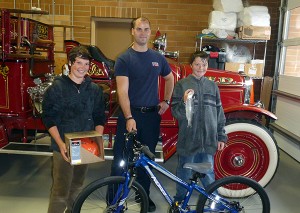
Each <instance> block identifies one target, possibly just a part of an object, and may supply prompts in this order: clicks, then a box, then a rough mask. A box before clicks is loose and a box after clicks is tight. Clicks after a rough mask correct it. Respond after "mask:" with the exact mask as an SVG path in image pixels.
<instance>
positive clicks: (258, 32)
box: [237, 26, 271, 40]
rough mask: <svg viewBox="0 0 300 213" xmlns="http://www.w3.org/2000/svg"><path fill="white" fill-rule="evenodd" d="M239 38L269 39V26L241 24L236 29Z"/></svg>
mask: <svg viewBox="0 0 300 213" xmlns="http://www.w3.org/2000/svg"><path fill="white" fill-rule="evenodd" d="M237 32H238V36H239V38H240V39H261V40H270V37H271V27H257V26H241V27H239V28H238V29H237Z"/></svg>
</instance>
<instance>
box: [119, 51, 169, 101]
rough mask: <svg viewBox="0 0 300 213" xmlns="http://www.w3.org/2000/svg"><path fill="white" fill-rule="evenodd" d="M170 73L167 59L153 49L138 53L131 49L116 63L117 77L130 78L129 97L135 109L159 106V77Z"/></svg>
mask: <svg viewBox="0 0 300 213" xmlns="http://www.w3.org/2000/svg"><path fill="white" fill-rule="evenodd" d="M170 72H171V68H170V66H169V64H168V62H167V60H166V59H165V57H164V56H163V55H161V54H160V53H159V52H156V51H154V50H152V49H148V50H147V51H146V52H137V51H135V50H134V49H132V48H129V49H128V50H127V51H125V52H124V53H123V54H122V55H121V56H120V57H119V58H118V59H117V60H116V63H115V76H127V77H128V78H129V91H128V96H129V100H130V105H131V106H135V107H141V106H147V107H150V106H156V105H158V103H159V97H158V77H159V76H163V77H164V76H167V75H168V74H169V73H170Z"/></svg>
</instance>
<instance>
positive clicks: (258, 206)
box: [197, 176, 270, 213]
mask: <svg viewBox="0 0 300 213" xmlns="http://www.w3.org/2000/svg"><path fill="white" fill-rule="evenodd" d="M236 188H237V189H238V190H236ZM206 192H207V194H212V193H214V192H217V195H218V196H219V197H221V198H224V199H226V200H227V201H230V203H231V206H236V207H237V206H239V207H238V208H239V210H238V212H244V213H250V212H251V213H269V212H270V200H269V197H268V195H267V193H266V192H265V190H264V189H263V187H262V186H261V185H259V184H258V183H257V182H256V181H254V180H252V179H250V178H247V177H243V176H231V177H225V178H222V179H219V180H217V181H215V182H214V183H212V184H211V185H209V186H208V187H207V188H206ZM237 204H238V205H237ZM212 205H213V204H212V201H211V200H209V199H208V198H207V197H205V196H203V195H201V196H200V197H199V200H198V204H197V212H220V211H221V210H222V209H218V207H219V208H221V207H220V206H218V205H215V208H214V210H209V209H208V208H209V207H210V206H212ZM223 210H224V209H223ZM222 212H230V211H229V210H225V211H222Z"/></svg>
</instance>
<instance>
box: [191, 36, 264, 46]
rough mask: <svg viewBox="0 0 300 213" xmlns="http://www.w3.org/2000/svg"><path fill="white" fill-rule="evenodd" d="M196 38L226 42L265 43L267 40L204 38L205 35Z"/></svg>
mask: <svg viewBox="0 0 300 213" xmlns="http://www.w3.org/2000/svg"><path fill="white" fill-rule="evenodd" d="M196 38H197V39H200V40H203V41H204V40H205V41H206V42H207V41H211V42H226V43H251V44H255V43H267V40H257V39H226V38H205V37H198V36H196Z"/></svg>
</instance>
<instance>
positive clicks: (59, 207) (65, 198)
mask: <svg viewBox="0 0 300 213" xmlns="http://www.w3.org/2000/svg"><path fill="white" fill-rule="evenodd" d="M68 59H69V65H70V66H71V69H70V74H69V75H68V76H64V75H63V76H59V77H57V78H56V79H55V80H54V82H53V84H52V85H51V86H50V87H49V88H48V89H47V90H46V92H45V95H44V100H43V114H42V118H43V122H44V124H45V126H46V127H47V129H48V131H49V133H50V135H51V146H52V149H53V168H52V175H53V185H52V189H51V195H50V203H49V208H48V213H63V212H71V211H72V205H73V202H74V200H75V198H76V197H77V195H78V193H79V192H80V188H81V186H82V185H83V181H84V178H85V174H86V172H87V165H76V166H72V165H71V164H70V163H69V159H68V157H67V148H66V145H65V142H64V134H65V133H71V132H81V131H91V130H96V131H97V132H99V133H100V134H101V135H102V134H103V130H104V124H105V111H104V101H103V92H102V89H101V88H100V87H99V86H98V85H96V84H95V83H93V82H92V79H91V78H90V77H89V76H86V74H87V71H88V70H89V67H90V60H91V56H90V54H89V52H88V50H87V49H86V48H85V47H83V46H79V47H74V48H73V49H72V50H71V51H70V52H69V57H68Z"/></svg>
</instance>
